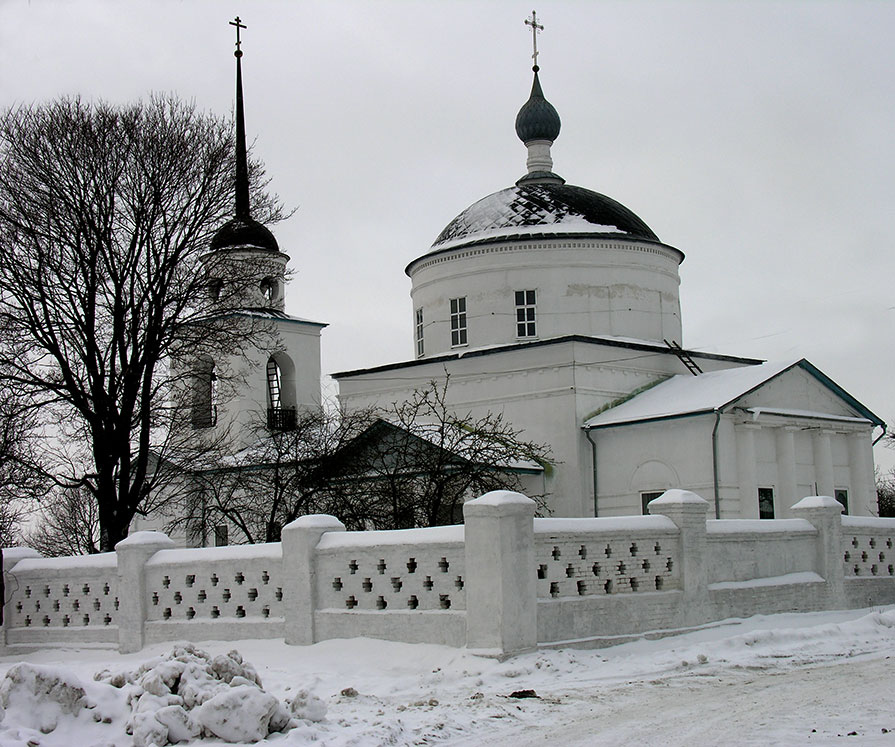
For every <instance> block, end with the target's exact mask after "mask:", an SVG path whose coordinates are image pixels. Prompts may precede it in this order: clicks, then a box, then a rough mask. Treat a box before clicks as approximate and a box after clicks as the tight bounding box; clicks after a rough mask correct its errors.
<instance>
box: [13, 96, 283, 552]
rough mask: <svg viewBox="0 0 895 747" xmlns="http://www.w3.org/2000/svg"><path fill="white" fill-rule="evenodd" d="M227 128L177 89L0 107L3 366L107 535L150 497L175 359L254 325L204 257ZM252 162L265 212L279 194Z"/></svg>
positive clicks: (227, 189) (108, 540)
mask: <svg viewBox="0 0 895 747" xmlns="http://www.w3.org/2000/svg"><path fill="white" fill-rule="evenodd" d="M231 131H232V128H231V125H230V123H229V122H227V121H224V120H221V119H219V118H217V117H214V116H211V115H208V114H203V113H200V112H198V111H196V109H195V107H194V106H191V105H187V104H184V103H181V102H179V101H178V100H176V99H174V98H172V97H156V98H153V99H151V100H150V101H148V102H146V103H137V104H134V105H128V106H121V107H116V106H112V105H109V104H106V103H102V102H98V103H86V102H83V101H81V100H80V99H62V100H58V101H55V102H53V103H50V104H48V105H43V106H31V107H18V108H15V109H12V110H10V111H8V112H6V113H5V114H3V115H2V117H0V336H2V339H3V345H2V347H0V372H2V373H0V376H2V377H3V379H4V381H5V382H6V384H7V386H8V387H10V388H12V389H13V390H15V392H16V394H17V396H20V397H21V398H24V399H26V400H27V401H28V402H29V405H30V406H31V407H32V408H35V407H40V412H41V414H42V415H43V417H44V422H45V425H46V426H47V427H49V428H52V429H53V431H54V433H55V435H56V436H57V437H58V438H57V439H54V443H56V444H59V445H60V450H59V451H57V453H55V454H54V455H53V456H54V462H55V464H54V465H53V470H52V474H53V476H54V479H55V480H56V481H57V482H58V483H59V484H60V485H64V486H67V487H70V488H77V489H79V490H80V491H83V492H86V494H89V495H90V496H92V498H93V500H94V501H95V503H96V509H97V519H98V522H99V527H100V548H101V549H102V550H110V549H112V548H113V547H114V545H115V543H116V542H117V541H118V540H120V539H122V538H123V537H125V536H126V535H127V529H128V525H129V524H130V522H131V520H132V518H133V517H134V515H135V514H137V513H140V512H142V511H145V510H147V506H148V503H147V502H148V501H149V499H150V496H151V495H153V491H154V489H155V486H156V483H157V481H158V479H160V473H158V472H157V471H153V469H152V460H153V453H161V454H163V455H164V456H163V459H164V461H165V463H169V462H173V461H175V460H173V455H172V453H171V449H172V448H173V446H172V443H173V442H172V441H171V438H172V434H175V433H176V431H177V428H178V427H179V426H180V425H182V423H183V418H182V417H179V411H178V408H177V407H172V406H171V403H172V401H174V400H173V397H174V395H175V394H176V392H177V380H178V379H179V378H182V377H184V376H185V375H187V373H188V372H186V371H184V369H183V367H177V366H173V365H170V361H172V360H186V359H188V358H189V357H190V356H191V355H194V354H196V353H197V351H199V350H202V351H203V352H204V353H206V354H208V355H211V356H216V355H218V354H223V353H226V354H227V356H231V357H232V356H234V355H236V356H238V355H239V354H240V352H241V351H244V350H245V349H246V348H247V346H248V345H249V344H251V341H252V336H253V333H254V331H255V330H254V328H253V322H252V320H251V318H250V317H247V316H245V315H242V316H240V315H238V314H234V313H228V311H230V310H231V309H228V299H227V298H218V299H217V300H215V299H213V298H212V297H211V294H209V292H208V290H209V289H208V278H207V274H206V273H207V268H206V266H205V265H204V264H203V259H205V261H206V262H207V258H203V255H204V254H205V253H206V252H207V250H208V246H209V242H210V239H211V237H212V235H213V232H214V231H215V229H217V228H218V227H219V226H221V224H222V223H223V222H224V220H225V219H226V218H227V216H228V215H229V214H230V213H231V211H232V208H231V205H232V195H233V173H234V153H235V148H234V139H233V136H232V134H231ZM249 171H250V176H252V182H253V185H254V186H253V204H254V208H255V213H256V215H258V217H260V218H261V219H262V220H263V221H265V222H268V223H269V222H271V221H273V220H275V219H277V218H278V217H280V209H279V206H278V203H277V201H276V199H274V198H270V197H267V196H266V194H265V192H264V181H263V169H262V168H261V167H260V166H258V165H257V164H255V165H254V167H253V168H250V169H249ZM231 264H232V263H231ZM228 270H229V271H233V270H232V267H228ZM238 286H239V282H235V283H233V284H232V287H238ZM236 308H237V304H235V303H234V306H233V309H232V311H236ZM175 404H176V402H175ZM175 440H176V439H175ZM49 443H50V442H49V440H47V442H46V445H47V446H49ZM179 443H183V439H180V441H179ZM77 494H82V493H77Z"/></svg>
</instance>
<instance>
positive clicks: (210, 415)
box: [192, 356, 218, 428]
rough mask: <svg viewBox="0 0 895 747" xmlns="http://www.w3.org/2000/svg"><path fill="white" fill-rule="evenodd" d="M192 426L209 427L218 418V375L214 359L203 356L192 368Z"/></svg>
mask: <svg viewBox="0 0 895 747" xmlns="http://www.w3.org/2000/svg"><path fill="white" fill-rule="evenodd" d="M192 388H193V392H192V393H193V402H192V422H193V428H210V427H211V426H213V425H215V424H216V423H217V419H218V377H217V372H216V371H215V365H214V361H213V360H212V359H211V358H209V357H207V356H205V357H202V358H199V360H197V361H196V365H195V367H194V369H193V381H192Z"/></svg>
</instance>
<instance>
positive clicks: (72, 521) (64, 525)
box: [23, 488, 100, 558]
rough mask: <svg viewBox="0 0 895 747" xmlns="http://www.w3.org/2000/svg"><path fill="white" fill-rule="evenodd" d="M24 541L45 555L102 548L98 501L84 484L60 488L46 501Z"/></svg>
mask: <svg viewBox="0 0 895 747" xmlns="http://www.w3.org/2000/svg"><path fill="white" fill-rule="evenodd" d="M36 519H37V520H36V522H33V526H32V528H31V529H29V530H27V531H26V532H25V533H24V536H23V541H24V544H25V545H27V546H28V547H31V548H33V549H35V550H37V551H38V552H39V553H40V554H41V555H43V556H45V557H48V558H49V557H58V556H62V555H90V554H93V553H98V552H100V548H99V539H100V532H99V514H98V512H97V508H96V501H94V500H93V499H92V497H91V496H90V495H84V488H80V489H79V488H57V489H56V490H54V491H53V492H52V493H50V494H49V495H48V496H47V498H46V500H45V501H43V503H42V505H41V508H40V511H39V512H38V514H37V517H36Z"/></svg>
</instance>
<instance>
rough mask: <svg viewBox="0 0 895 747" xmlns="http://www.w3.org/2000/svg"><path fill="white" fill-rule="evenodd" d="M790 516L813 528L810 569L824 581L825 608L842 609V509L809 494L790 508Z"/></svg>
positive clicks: (826, 499) (822, 497)
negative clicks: (815, 539)
mask: <svg viewBox="0 0 895 747" xmlns="http://www.w3.org/2000/svg"><path fill="white" fill-rule="evenodd" d="M792 513H793V516H795V517H796V518H799V519H807V520H808V521H809V522H811V523H812V524H813V525H814V527H815V528H816V529H817V543H816V545H815V547H816V551H815V565H814V569H815V571H817V573H818V574H819V575H821V576H823V579H824V581H826V582H827V595H828V596H827V607H828V608H830V609H837V608H842V607H844V606H845V565H844V564H843V562H842V517H841V514H842V506H841V504H840V503H839V501H837V500H836V499H835V498H831V497H830V496H827V495H809V496H808V497H806V498H802V500H800V501H799V502H798V503H796V504H795V505H794V506H793V507H792Z"/></svg>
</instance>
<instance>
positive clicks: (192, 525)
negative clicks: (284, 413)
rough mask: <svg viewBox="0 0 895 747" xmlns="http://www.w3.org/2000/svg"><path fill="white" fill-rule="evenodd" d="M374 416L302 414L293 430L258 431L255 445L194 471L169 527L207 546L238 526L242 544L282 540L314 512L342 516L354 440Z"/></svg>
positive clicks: (314, 411) (322, 411)
mask: <svg viewBox="0 0 895 747" xmlns="http://www.w3.org/2000/svg"><path fill="white" fill-rule="evenodd" d="M372 421H373V418H372V415H371V413H370V412H369V411H366V410H365V411H355V412H352V413H347V414H346V413H344V412H339V411H337V410H334V409H330V408H320V409H308V410H305V411H303V412H299V413H298V415H297V417H296V420H295V424H294V427H290V428H288V429H286V430H279V429H269V428H268V427H267V426H266V424H264V425H262V424H259V425H258V426H257V427H256V428H255V433H256V436H257V439H256V441H255V443H254V444H253V445H252V446H250V447H248V448H245V449H243V450H241V451H239V452H237V453H235V454H226V453H223V452H219V453H220V458H219V459H218V461H217V463H215V464H209V463H208V461H207V460H206V461H205V462H204V466H203V468H202V469H194V470H192V471H191V473H190V475H189V483H188V484H189V488H190V489H189V490H182V491H181V493H180V495H181V498H180V500H179V501H178V505H177V508H176V509H174V510H173V511H172V513H173V518H172V520H171V522H170V523H169V525H168V529H173V530H186V532H187V534H188V535H190V536H191V537H192V538H193V539H194V541H196V542H198V543H200V544H205V542H206V541H207V538H208V537H209V535H210V533H211V531H212V530H213V528H214V527H217V526H221V525H226V526H227V527H228V528H232V529H233V533H232V536H230V540H231V541H233V542H235V543H237V544H243V543H255V542H276V541H279V539H280V530H281V529H282V527H283V526H285V525H286V524H288V523H289V522H290V521H293V520H294V519H296V518H298V517H299V516H302V515H304V514H309V513H335V514H336V515H339V516H340V517H341V516H342V514H343V513H344V512H343V510H342V509H343V508H344V506H343V505H342V504H341V503H339V499H340V498H342V497H344V495H345V492H344V491H342V490H339V489H338V486H339V485H340V484H341V483H342V482H343V481H345V480H349V479H351V478H352V474H351V469H352V468H353V466H354V465H353V464H352V461H351V455H352V451H351V449H350V444H352V443H353V440H354V439H355V438H356V437H357V436H358V435H359V434H360V433H361V432H363V431H364V430H365V429H366V427H367V426H369V425H370V423H371V422H372Z"/></svg>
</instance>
